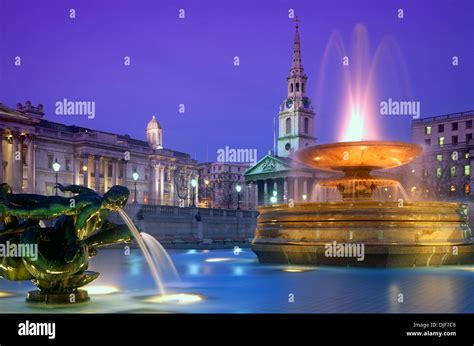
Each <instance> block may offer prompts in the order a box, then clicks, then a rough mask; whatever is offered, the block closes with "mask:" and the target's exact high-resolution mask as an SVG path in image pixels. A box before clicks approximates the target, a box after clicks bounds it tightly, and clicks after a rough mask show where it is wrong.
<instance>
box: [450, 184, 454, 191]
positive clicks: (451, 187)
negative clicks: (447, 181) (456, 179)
mask: <svg viewBox="0 0 474 346" xmlns="http://www.w3.org/2000/svg"><path fill="white" fill-rule="evenodd" d="M449 191H451V192H456V185H454V184H451V185H449Z"/></svg>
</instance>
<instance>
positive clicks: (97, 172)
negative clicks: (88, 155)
mask: <svg viewBox="0 0 474 346" xmlns="http://www.w3.org/2000/svg"><path fill="white" fill-rule="evenodd" d="M94 161H95V169H94V174H95V175H94V179H95V191H96V192H97V193H100V156H98V155H96V156H94Z"/></svg>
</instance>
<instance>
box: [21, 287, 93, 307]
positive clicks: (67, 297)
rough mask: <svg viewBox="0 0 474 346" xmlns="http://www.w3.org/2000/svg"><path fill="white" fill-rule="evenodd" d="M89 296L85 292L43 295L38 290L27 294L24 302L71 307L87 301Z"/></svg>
mask: <svg viewBox="0 0 474 346" xmlns="http://www.w3.org/2000/svg"><path fill="white" fill-rule="evenodd" d="M89 299H90V298H89V294H88V293H87V291H86V290H77V291H75V292H73V293H67V292H65V293H45V292H42V291H40V290H36V291H30V292H28V296H27V297H26V301H27V302H28V303H35V304H38V303H42V304H48V305H49V304H51V305H53V304H55V305H71V304H78V303H84V302H87V301H89Z"/></svg>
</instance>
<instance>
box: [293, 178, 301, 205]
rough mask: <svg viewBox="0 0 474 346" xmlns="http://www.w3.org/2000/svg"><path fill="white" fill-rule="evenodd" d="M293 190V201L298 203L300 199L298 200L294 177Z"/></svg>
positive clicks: (296, 181) (296, 179)
mask: <svg viewBox="0 0 474 346" xmlns="http://www.w3.org/2000/svg"><path fill="white" fill-rule="evenodd" d="M293 183H294V185H293V186H294V188H293V199H294V201H295V202H298V201H299V200H300V199H299V194H300V193H299V190H298V178H296V177H295V180H294V182H293Z"/></svg>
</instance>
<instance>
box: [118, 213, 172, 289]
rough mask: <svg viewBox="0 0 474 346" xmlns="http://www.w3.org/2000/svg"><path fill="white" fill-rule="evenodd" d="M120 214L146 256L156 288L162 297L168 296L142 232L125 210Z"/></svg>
mask: <svg viewBox="0 0 474 346" xmlns="http://www.w3.org/2000/svg"><path fill="white" fill-rule="evenodd" d="M118 213H119V215H120V217H121V218H122V220H123V222H125V224H126V225H127V226H128V228H129V229H130V232H132V234H133V236H134V238H135V240H136V241H137V243H138V246H139V247H140V249H141V250H142V253H143V255H144V256H145V260H146V262H147V264H148V267H149V268H150V272H151V275H152V276H153V280H154V281H155V284H156V287H157V288H158V290H159V291H160V294H162V295H164V294H166V290H165V286H164V284H163V281H162V280H161V276H160V273H159V269H158V267H157V265H156V264H155V262H154V261H153V257H152V255H151V254H150V251H149V250H148V247H147V246H146V245H145V242H144V241H143V238H142V236H141V235H140V232H139V231H138V229H137V227H136V226H135V224H134V223H133V221H132V219H130V217H129V216H128V215H127V213H126V212H125V211H124V210H123V209H119V210H118ZM175 270H176V269H175Z"/></svg>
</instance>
